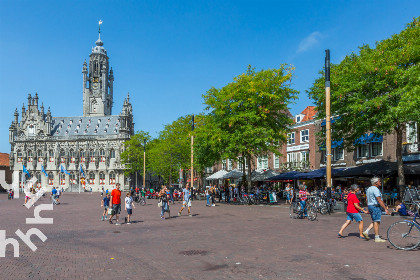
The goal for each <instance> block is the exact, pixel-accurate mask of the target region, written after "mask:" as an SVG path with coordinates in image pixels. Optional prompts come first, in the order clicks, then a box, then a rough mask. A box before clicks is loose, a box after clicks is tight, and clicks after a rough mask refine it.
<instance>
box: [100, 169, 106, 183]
mask: <svg viewBox="0 0 420 280" xmlns="http://www.w3.org/2000/svg"><path fill="white" fill-rule="evenodd" d="M99 185H105V173H103V172H101V173H99Z"/></svg>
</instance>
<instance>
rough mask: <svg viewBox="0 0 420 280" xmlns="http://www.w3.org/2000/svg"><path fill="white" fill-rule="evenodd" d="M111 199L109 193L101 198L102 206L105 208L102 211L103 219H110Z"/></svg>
mask: <svg viewBox="0 0 420 280" xmlns="http://www.w3.org/2000/svg"><path fill="white" fill-rule="evenodd" d="M109 200H110V197H109V194H107V195H106V196H105V197H104V198H103V199H102V200H101V207H103V208H104V212H103V213H102V218H101V221H106V220H107V219H108V209H109Z"/></svg>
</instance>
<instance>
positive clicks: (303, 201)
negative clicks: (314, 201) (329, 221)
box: [299, 185, 308, 218]
mask: <svg viewBox="0 0 420 280" xmlns="http://www.w3.org/2000/svg"><path fill="white" fill-rule="evenodd" d="M307 199H308V192H307V191H306V188H305V186H304V185H300V186H299V200H300V209H301V210H303V217H302V218H306V217H308V212H307V210H306V200H307Z"/></svg>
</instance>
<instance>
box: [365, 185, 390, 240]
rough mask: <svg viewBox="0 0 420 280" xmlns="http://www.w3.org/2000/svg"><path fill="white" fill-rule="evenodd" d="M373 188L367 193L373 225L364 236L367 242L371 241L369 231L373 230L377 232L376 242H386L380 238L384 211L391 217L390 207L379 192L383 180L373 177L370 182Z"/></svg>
mask: <svg viewBox="0 0 420 280" xmlns="http://www.w3.org/2000/svg"><path fill="white" fill-rule="evenodd" d="M370 182H371V184H372V186H370V187H369V188H368V189H367V191H366V200H367V205H368V210H369V214H370V217H371V218H372V223H371V224H370V225H369V226H368V228H367V229H366V230H365V231H364V232H363V236H364V237H365V238H366V240H369V230H370V229H372V228H373V230H374V231H375V242H386V240H385V239H382V238H381V237H380V236H379V225H380V223H381V216H382V210H381V208H382V209H384V210H385V213H386V214H387V215H389V212H388V207H386V205H385V203H384V202H383V200H382V194H381V191H380V190H379V187H380V186H381V185H382V182H381V179H380V178H378V177H373V178H372V179H371V180H370Z"/></svg>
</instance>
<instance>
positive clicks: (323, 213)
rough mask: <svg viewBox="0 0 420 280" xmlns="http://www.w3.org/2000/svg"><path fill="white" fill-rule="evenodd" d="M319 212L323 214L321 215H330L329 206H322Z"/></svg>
mask: <svg viewBox="0 0 420 280" xmlns="http://www.w3.org/2000/svg"><path fill="white" fill-rule="evenodd" d="M319 212H320V213H321V215H325V214H327V213H328V208H327V206H325V205H323V206H321V207H320V210H319Z"/></svg>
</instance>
